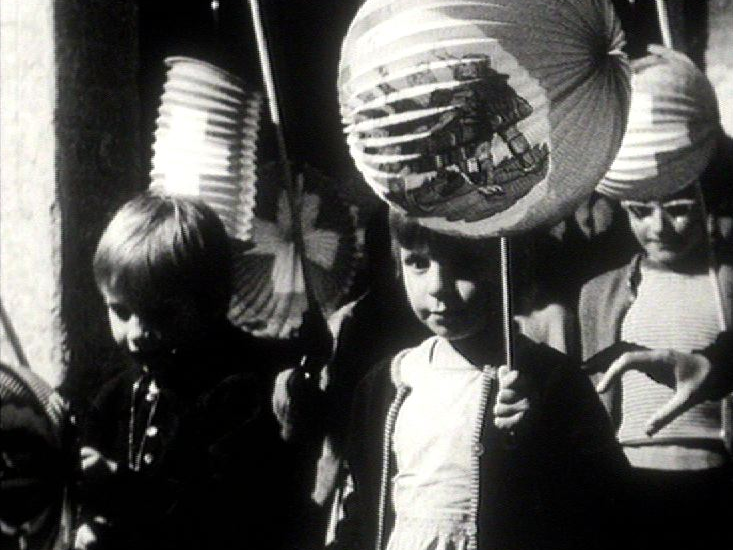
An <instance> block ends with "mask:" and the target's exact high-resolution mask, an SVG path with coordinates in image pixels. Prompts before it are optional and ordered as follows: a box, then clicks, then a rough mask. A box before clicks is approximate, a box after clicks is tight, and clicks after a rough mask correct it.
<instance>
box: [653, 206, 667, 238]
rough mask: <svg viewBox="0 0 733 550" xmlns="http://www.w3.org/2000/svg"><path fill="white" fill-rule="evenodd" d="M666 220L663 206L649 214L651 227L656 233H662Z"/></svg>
mask: <svg viewBox="0 0 733 550" xmlns="http://www.w3.org/2000/svg"><path fill="white" fill-rule="evenodd" d="M665 222H666V219H665V215H664V212H663V211H662V209H661V208H655V209H654V210H653V211H652V214H651V216H649V229H651V231H653V232H655V233H660V232H661V231H662V229H663V228H664V224H665Z"/></svg>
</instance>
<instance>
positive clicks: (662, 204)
mask: <svg viewBox="0 0 733 550" xmlns="http://www.w3.org/2000/svg"><path fill="white" fill-rule="evenodd" d="M622 205H623V207H624V208H625V210H626V211H627V213H628V216H629V225H630V226H631V231H632V232H633V233H634V236H635V237H636V240H637V241H638V242H639V245H640V246H641V247H642V248H643V249H644V252H645V253H646V257H647V259H649V260H650V261H651V262H652V263H656V264H660V265H663V266H666V267H673V266H674V265H676V264H679V263H680V262H682V261H684V260H687V259H688V258H690V256H691V255H692V254H694V253H695V252H697V251H699V249H700V247H701V246H702V245H703V244H704V241H705V226H704V223H703V216H702V209H701V206H700V204H699V202H698V201H697V200H696V199H694V198H689V197H683V198H676V199H671V200H661V201H658V200H657V201H649V202H635V201H624V202H622Z"/></svg>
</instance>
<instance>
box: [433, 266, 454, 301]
mask: <svg viewBox="0 0 733 550" xmlns="http://www.w3.org/2000/svg"><path fill="white" fill-rule="evenodd" d="M448 279H449V277H448V270H447V269H446V268H445V267H444V266H442V265H440V264H439V263H434V264H433V265H432V266H430V269H429V271H428V292H429V293H430V295H431V296H436V297H437V296H441V295H442V294H444V293H445V292H446V291H447V289H448Z"/></svg>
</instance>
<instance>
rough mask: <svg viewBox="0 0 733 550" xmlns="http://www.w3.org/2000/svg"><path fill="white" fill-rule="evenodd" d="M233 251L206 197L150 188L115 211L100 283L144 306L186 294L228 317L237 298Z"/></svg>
mask: <svg viewBox="0 0 733 550" xmlns="http://www.w3.org/2000/svg"><path fill="white" fill-rule="evenodd" d="M231 270H232V268H231V250H230V244H229V239H228V237H227V234H226V232H225V230H224V226H223V225H222V222H221V220H220V219H219V217H218V216H217V214H216V213H215V212H214V211H213V210H212V209H211V208H209V207H208V206H207V205H206V204H204V203H203V202H202V201H201V200H199V199H196V198H193V197H186V198H183V197H173V196H168V195H163V194H160V193H157V192H155V191H146V192H143V193H141V194H140V195H138V196H136V197H135V198H133V199H132V200H130V201H129V202H127V203H125V204H124V205H123V206H122V207H121V208H120V209H119V210H118V211H117V213H116V214H115V215H114V217H113V218H112V221H110V223H109V225H108V226H107V228H106V229H105V231H104V233H103V234H102V237H101V239H100V241H99V244H98V245H97V251H96V253H95V255H94V277H95V279H96V282H97V286H98V287H100V288H102V287H105V286H106V287H109V288H113V289H115V290H117V291H119V292H121V293H122V294H123V295H124V296H125V297H126V298H127V299H129V300H131V301H132V303H134V304H136V305H138V306H139V307H140V308H141V309H151V308H155V307H156V306H160V305H163V304H165V302H166V300H174V299H176V298H180V297H186V298H190V299H192V300H193V302H194V304H195V305H196V307H197V313H198V314H199V315H201V316H203V317H206V318H210V319H216V318H218V317H221V316H224V315H226V313H227V310H228V307H229V299H230V296H231Z"/></svg>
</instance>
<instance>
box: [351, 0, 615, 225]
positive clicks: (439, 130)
mask: <svg viewBox="0 0 733 550" xmlns="http://www.w3.org/2000/svg"><path fill="white" fill-rule="evenodd" d="M622 44H623V38H622V33H621V30H620V26H619V22H618V19H617V18H616V17H615V15H614V13H613V10H612V7H611V6H610V4H609V2H607V1H605V0H603V1H602V0H568V1H563V2H547V1H546V0H492V1H491V2H488V1H487V2H483V1H478V0H367V1H366V2H365V3H364V5H363V6H362V7H361V9H360V10H359V12H358V13H357V15H356V17H355V19H354V21H353V22H352V24H351V26H350V28H349V31H348V34H347V36H346V38H345V40H344V43H343V47H342V51H341V62H340V66H339V81H338V86H339V97H340V103H341V112H342V117H343V121H344V124H345V126H346V129H345V131H346V134H347V143H348V146H349V150H350V152H351V155H352V157H353V158H354V161H355V163H356V166H357V168H358V169H359V170H360V171H361V172H362V173H363V175H364V177H365V179H366V181H367V182H368V183H369V184H370V185H371V187H372V188H373V189H374V190H375V191H376V193H377V194H378V195H379V196H380V197H382V198H383V199H385V200H386V201H387V202H389V203H390V204H391V205H392V206H393V207H395V208H398V209H400V210H402V211H404V212H406V213H408V214H410V215H412V216H415V217H417V218H418V219H419V220H420V222H421V223H422V224H424V225H426V226H428V227H431V228H433V229H436V230H439V231H443V232H448V233H454V234H462V235H469V236H476V237H480V236H496V235H504V234H511V233H515V232H519V231H523V230H526V229H530V228H532V227H535V226H538V225H542V224H549V223H552V222H553V221H556V220H558V219H560V218H562V217H564V216H565V215H567V214H568V213H570V211H572V209H573V208H574V207H575V205H576V204H577V203H578V202H579V201H580V200H582V199H583V198H584V197H585V196H587V195H588V194H589V193H590V192H591V191H592V190H593V188H594V187H595V185H596V184H597V182H598V181H599V180H600V178H601V177H602V176H603V174H605V173H606V171H607V169H608V166H609V165H610V164H611V161H612V160H613V158H614V156H615V154H616V151H617V149H618V147H619V145H620V143H621V138H622V135H623V131H624V127H625V119H626V112H627V108H628V101H629V99H628V97H629V82H628V81H629V77H628V67H627V63H626V58H625V56H624V54H623V53H622V52H621V49H620V48H621V46H622Z"/></svg>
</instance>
